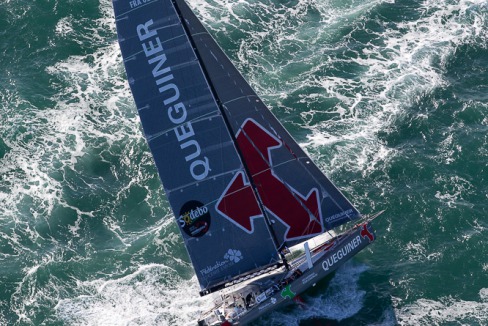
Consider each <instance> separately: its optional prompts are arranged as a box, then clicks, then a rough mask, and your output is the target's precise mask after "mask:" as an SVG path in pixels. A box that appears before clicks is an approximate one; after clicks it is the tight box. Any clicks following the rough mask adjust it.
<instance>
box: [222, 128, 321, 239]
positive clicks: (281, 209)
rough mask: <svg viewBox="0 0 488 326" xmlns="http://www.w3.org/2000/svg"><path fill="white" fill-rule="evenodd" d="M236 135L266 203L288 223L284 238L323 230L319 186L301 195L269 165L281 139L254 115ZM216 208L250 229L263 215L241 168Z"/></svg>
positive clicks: (273, 213) (232, 220) (302, 235)
mask: <svg viewBox="0 0 488 326" xmlns="http://www.w3.org/2000/svg"><path fill="white" fill-rule="evenodd" d="M236 138H237V143H238V145H239V148H240V151H241V153H242V156H243V159H244V161H245V163H246V166H247V168H248V171H249V173H250V174H251V175H252V179H253V182H254V185H255V186H256V188H257V191H258V193H259V196H260V198H261V201H262V203H263V205H264V207H265V208H266V210H267V211H268V212H269V213H271V214H272V215H273V216H274V217H276V218H277V219H278V220H280V221H281V222H282V223H283V224H284V225H285V226H286V227H287V231H286V232H285V236H284V237H285V240H291V239H299V238H303V237H309V236H310V235H314V234H319V233H322V232H323V227H322V214H321V211H320V204H319V192H318V190H317V189H316V188H313V189H311V190H310V191H309V193H308V194H306V195H302V194H300V193H299V192H298V191H296V190H295V189H293V188H292V187H291V186H290V185H288V184H286V183H285V182H284V181H283V180H281V179H280V178H279V177H278V176H276V175H275V174H274V173H273V170H272V169H271V168H270V167H271V166H272V157H271V152H272V150H273V149H278V148H280V147H281V146H282V145H283V143H282V141H281V140H279V139H278V138H276V137H275V136H273V135H272V134H271V133H269V132H268V131H267V130H266V129H264V128H263V127H262V126H261V125H259V124H258V123H257V122H256V121H254V120H252V119H247V120H246V121H244V123H243V124H242V126H241V129H240V130H239V131H238V133H237V135H236ZM290 173H293V172H292V171H290ZM216 208H217V210H218V211H219V212H220V213H221V214H222V215H224V216H225V217H226V218H227V219H229V220H230V221H231V222H232V223H234V224H235V225H237V226H238V227H240V228H241V229H243V230H244V231H246V232H247V233H252V232H253V231H254V226H253V220H254V219H255V218H258V217H262V213H261V210H260V208H259V205H258V201H257V199H256V197H255V194H254V192H253V190H252V187H251V185H250V183H249V181H247V179H246V177H245V175H244V173H242V172H239V173H237V174H236V176H235V177H234V178H233V179H232V180H231V182H230V183H229V185H228V186H227V188H226V189H225V191H224V193H223V195H222V197H221V198H220V200H219V202H218V203H217V205H216Z"/></svg>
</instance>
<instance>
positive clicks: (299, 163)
mask: <svg viewBox="0 0 488 326" xmlns="http://www.w3.org/2000/svg"><path fill="white" fill-rule="evenodd" d="M175 4H176V5H177V7H178V10H179V11H180V13H181V16H182V17H183V18H184V20H183V22H184V23H185V26H186V28H187V31H188V33H189V35H190V39H191V40H192V43H193V45H194V47H195V49H196V51H197V53H198V56H199V58H200V60H201V62H202V64H203V65H204V69H205V71H206V76H207V78H208V79H209V82H210V84H211V85H212V87H213V89H214V91H215V94H216V97H217V98H218V100H219V101H220V103H221V107H222V109H223V111H224V113H225V115H226V117H227V120H228V121H229V126H230V128H231V130H232V131H231V132H232V133H234V135H236V139H237V144H238V148H239V150H240V152H241V156H242V158H243V161H244V163H245V165H246V166H247V168H248V172H249V173H250V176H251V177H250V178H251V181H252V182H253V183H254V185H255V186H256V190H257V195H258V197H259V199H260V200H261V202H262V203H263V205H264V207H265V209H266V212H267V213H268V215H269V216H270V219H271V220H273V221H275V222H276V223H273V224H272V226H273V231H274V232H275V234H276V236H277V239H278V241H279V244H280V245H283V244H285V245H288V246H289V245H293V244H295V243H297V242H299V241H302V240H304V239H307V238H310V237H311V236H314V235H316V234H318V233H321V232H323V231H325V230H326V229H327V230H328V229H332V228H334V227H336V226H339V225H341V224H344V223H345V222H348V221H351V220H354V219H356V218H359V217H360V214H359V212H358V211H357V209H356V208H355V207H354V206H353V205H351V203H350V202H349V201H348V200H347V199H346V198H345V197H344V196H343V195H342V193H341V192H340V191H339V190H338V189H337V188H336V187H335V186H334V185H333V184H332V183H331V182H330V181H329V180H328V179H327V177H325V175H324V174H323V173H322V172H321V171H320V170H319V169H318V167H317V166H316V165H315V164H314V163H313V162H312V161H311V160H310V158H309V157H308V156H307V155H306V154H305V153H304V151H303V150H302V149H301V148H300V146H299V145H298V144H297V143H296V142H295V140H294V139H293V138H292V137H291V136H290V135H289V134H288V132H287V131H286V129H284V127H283V126H282V125H281V124H280V123H279V121H278V120H277V119H276V117H275V116H274V115H273V114H272V113H271V112H270V111H269V110H268V109H267V107H266V105H265V104H264V103H263V102H262V101H261V100H260V98H259V97H258V96H257V95H256V93H255V92H254V90H253V89H252V88H251V87H250V86H249V84H248V83H247V82H246V81H245V79H244V78H243V77H242V75H241V74H240V73H239V72H238V71H237V69H236V68H235V67H234V65H233V64H232V63H231V62H230V60H229V59H228V58H227V56H226V55H225V54H224V53H223V52H222V50H221V49H220V48H219V46H218V45H217V44H216V42H215V41H214V39H213V38H212V37H211V36H210V35H209V33H208V32H207V30H206V29H205V28H204V27H203V25H202V24H201V22H200V21H199V20H198V18H197V17H196V16H195V15H194V13H193V12H192V11H191V9H190V8H189V7H188V5H187V4H186V3H185V1H184V0H175ZM233 182H241V181H240V180H238V179H235V180H233ZM235 200H236V201H237V199H235ZM258 206H259V205H258V203H255V204H254V210H255V211H256V212H257V210H258V208H259V207H258ZM218 209H219V207H218ZM219 210H220V209H219ZM220 211H221V212H222V213H224V214H225V215H226V216H228V217H229V218H231V219H234V220H245V222H246V223H248V222H247V221H248V219H243V218H242V217H239V219H237V218H233V216H234V215H233V214H237V212H234V211H232V212H229V209H228V208H227V210H220ZM252 216H253V217H256V215H255V214H254V215H252ZM241 226H242V227H243V228H244V229H245V225H244V224H242V225H241Z"/></svg>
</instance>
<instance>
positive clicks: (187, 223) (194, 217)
mask: <svg viewBox="0 0 488 326" xmlns="http://www.w3.org/2000/svg"><path fill="white" fill-rule="evenodd" d="M177 220H178V224H179V226H180V227H181V228H182V229H183V231H185V233H186V234H188V235H189V236H190V237H195V238H197V237H201V236H203V235H204V234H205V233H207V231H208V229H209V228H210V213H209V211H208V207H206V206H205V205H203V204H202V203H201V202H199V201H196V200H190V201H189V202H186V203H185V204H184V205H183V207H181V210H180V216H179V217H178V218H177Z"/></svg>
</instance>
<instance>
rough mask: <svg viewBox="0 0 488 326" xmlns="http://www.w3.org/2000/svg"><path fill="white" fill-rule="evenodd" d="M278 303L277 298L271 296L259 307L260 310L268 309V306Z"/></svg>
mask: <svg viewBox="0 0 488 326" xmlns="http://www.w3.org/2000/svg"><path fill="white" fill-rule="evenodd" d="M275 303H276V298H271V299H270V300H269V301H268V302H266V303H264V304H262V305H260V306H259V307H258V310H263V309H266V308H267V307H269V306H271V305H274V304H275Z"/></svg>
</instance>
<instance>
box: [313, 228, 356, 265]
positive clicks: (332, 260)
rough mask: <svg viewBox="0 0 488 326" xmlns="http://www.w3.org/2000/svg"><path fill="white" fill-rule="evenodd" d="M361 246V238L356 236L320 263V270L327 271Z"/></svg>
mask: <svg viewBox="0 0 488 326" xmlns="http://www.w3.org/2000/svg"><path fill="white" fill-rule="evenodd" d="M360 244H361V237H360V236H359V235H358V236H357V237H355V238H354V239H352V240H351V241H350V242H348V243H347V244H346V245H345V246H344V247H342V248H341V249H339V250H337V252H335V253H334V254H333V255H331V256H329V257H328V258H327V259H325V260H324V261H323V262H322V268H323V269H324V270H325V271H328V270H329V268H330V267H332V266H333V265H335V264H336V263H337V262H339V261H341V260H342V259H343V258H344V257H346V256H347V254H349V253H350V252H351V251H353V250H354V249H356V248H357V247H358V246H359V245H360Z"/></svg>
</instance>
